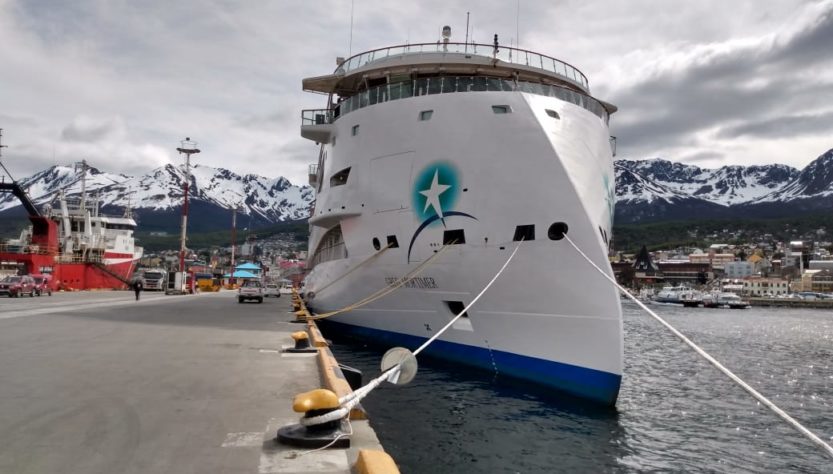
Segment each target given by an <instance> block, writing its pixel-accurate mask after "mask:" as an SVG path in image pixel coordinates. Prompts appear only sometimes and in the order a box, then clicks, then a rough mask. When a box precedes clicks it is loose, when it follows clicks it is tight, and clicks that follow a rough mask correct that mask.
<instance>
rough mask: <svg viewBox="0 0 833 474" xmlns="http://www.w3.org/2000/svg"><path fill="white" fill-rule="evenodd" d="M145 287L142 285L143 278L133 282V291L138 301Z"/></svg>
mask: <svg viewBox="0 0 833 474" xmlns="http://www.w3.org/2000/svg"><path fill="white" fill-rule="evenodd" d="M143 287H144V285H143V284H142V279H141V278H137V279H136V280H135V281H133V291H134V292H135V293H136V301H139V293H141V292H142V288H143Z"/></svg>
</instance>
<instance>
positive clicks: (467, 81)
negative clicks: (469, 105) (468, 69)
mask: <svg viewBox="0 0 833 474" xmlns="http://www.w3.org/2000/svg"><path fill="white" fill-rule="evenodd" d="M473 84H474V78H473V77H471V76H460V77H458V78H457V92H468V91H470V90H471V87H472V85H473Z"/></svg>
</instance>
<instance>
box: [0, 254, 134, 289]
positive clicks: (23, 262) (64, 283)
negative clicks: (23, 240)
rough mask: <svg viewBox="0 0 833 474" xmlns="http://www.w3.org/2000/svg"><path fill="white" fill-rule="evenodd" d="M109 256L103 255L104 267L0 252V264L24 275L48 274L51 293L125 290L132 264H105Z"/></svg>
mask: <svg viewBox="0 0 833 474" xmlns="http://www.w3.org/2000/svg"><path fill="white" fill-rule="evenodd" d="M109 257H110V255H105V263H97V262H77V263H76V262H73V263H65V262H56V261H55V256H54V255H42V254H34V253H29V254H26V253H23V254H21V253H12V252H0V262H3V263H4V264H16V265H17V266H18V267H21V266H22V267H23V268H22V271H23V273H26V274H39V273H40V274H50V275H52V280H51V282H50V284H51V286H52V290H53V291H59V290H70V291H72V290H96V289H127V287H128V285H127V283H125V281H129V279H130V276H131V275H132V274H133V269H134V268H135V266H136V261H135V260H132V256H131V258H130V259H129V260H126V261H123V260H125V258H124V257H123V256H118V257H121V258H117V259H115V261H116V262H118V263H107V261H108V259H109Z"/></svg>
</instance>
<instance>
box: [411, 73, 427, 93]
mask: <svg viewBox="0 0 833 474" xmlns="http://www.w3.org/2000/svg"><path fill="white" fill-rule="evenodd" d="M427 93H428V78H427V77H420V78H418V79H416V80H415V81H414V95H415V96H420V95H425V94H427Z"/></svg>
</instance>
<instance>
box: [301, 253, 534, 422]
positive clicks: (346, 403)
mask: <svg viewBox="0 0 833 474" xmlns="http://www.w3.org/2000/svg"><path fill="white" fill-rule="evenodd" d="M522 242H523V241H521V242H518V245H517V246H516V247H515V250H513V251H512V254H511V255H509V258H507V259H506V262H504V264H503V266H502V267H500V270H498V272H497V273H495V276H493V277H492V279H491V280H489V283H487V284H486V286H485V287H483V289H482V290H480V293H478V294H477V296H475V297H474V299H473V300H471V303H469V304H468V305H466V307H465V308H463V310H462V311H460V312H459V313H458V314H457V315H456V316H454V317H453V318H452V319H451V321H449V322H448V324H446V325H445V326H443V328H442V329H440V330H439V331H437V333H436V334H434V335H433V336H431V338H430V339H428V340H427V341H425V342H424V343H423V344H422V345H421V346H419V348H418V349H417V350H415V351H414V352H413V356H414V357H416V356H417V355H418V354H419V353H420V352H422V351H423V350H424V349H425V348H426V347H428V346H429V345H430V344H431V343H432V342H434V341H435V340H436V339H437V338H438V337H440V336H441V335H442V334H443V333H444V332H445V331H447V330H448V328H450V327H451V326H452V325H453V324H454V322H455V321H457V320H458V319H459V318H460V317H462V316H463V315H464V314H466V312H467V311H468V310H469V309H470V308H471V307H472V306H474V304H475V303H477V301H478V300H479V299H480V298H481V297H482V296H483V295H484V294H485V293H486V291H487V290H488V289H489V288H491V286H492V284H494V282H495V281H497V279H498V277H499V276H500V275H501V274H502V273H503V271H504V270H506V267H508V266H509V262H511V261H512V259H513V258H514V257H515V254H516V253H518V249H519V248H521V243H522ZM401 366H402V363H401V362H400V363H398V364H396V365H394V366H393V367H391V368H390V369H388V370H386V371H385V372H382V374H381V375H379V376H378V377H376V378H375V379H373V380H371V381H370V382H368V383H367V384H366V385H364V386H363V387H361V388H359V389H357V390H355V391H353V392H351V393H349V394H347V395H345V396H343V397H341V398H339V400H338V403H339V405H341V407H340V408H338V409H337V410H333V411H331V412H328V413H325V414H323V415H319V416H314V417H309V418H301V424H302V425H304V426H313V425H320V424H322V423H328V422H330V421H335V420H338V419H341V418H344V417H345V416H347V415H348V414H349V413H350V410H352V409H353V408H355V407H356V405H358V404H359V402H361V400H362V399H363V398H364V397H366V396H367V394H369V393H370V392H372V391H373V389H375V388H376V387H378V386H379V384H381V383H382V382H384V381H385V380H389V381H391V382H393V381H394V380H396V376H397V375H398V373H399V370H400V368H401Z"/></svg>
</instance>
